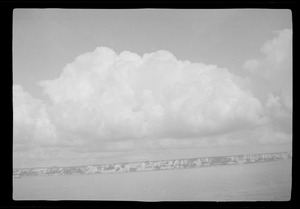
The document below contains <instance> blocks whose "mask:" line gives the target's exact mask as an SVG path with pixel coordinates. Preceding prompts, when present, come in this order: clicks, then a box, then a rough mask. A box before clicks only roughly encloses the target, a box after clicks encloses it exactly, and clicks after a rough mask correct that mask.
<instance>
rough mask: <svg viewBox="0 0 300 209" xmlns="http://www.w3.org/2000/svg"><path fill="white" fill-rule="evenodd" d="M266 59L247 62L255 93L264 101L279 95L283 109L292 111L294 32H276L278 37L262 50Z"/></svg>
mask: <svg viewBox="0 0 300 209" xmlns="http://www.w3.org/2000/svg"><path fill="white" fill-rule="evenodd" d="M261 52H262V53H263V55H264V57H263V58H262V59H251V60H248V61H246V62H245V64H244V68H245V69H247V70H248V71H249V72H251V77H252V82H253V83H254V85H253V86H254V91H255V90H256V93H257V95H260V96H261V97H262V98H264V100H267V99H269V98H268V95H269V94H273V95H278V96H279V98H280V100H281V104H282V105H283V106H282V108H284V109H285V111H288V112H290V113H291V111H292V30H290V29H284V30H281V31H277V32H276V37H275V38H274V39H272V40H269V41H267V42H266V43H265V44H264V45H263V47H262V48H261Z"/></svg>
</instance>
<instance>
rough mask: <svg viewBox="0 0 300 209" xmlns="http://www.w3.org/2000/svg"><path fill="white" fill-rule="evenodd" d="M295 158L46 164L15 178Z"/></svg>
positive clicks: (248, 156)
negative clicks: (72, 164) (68, 165)
mask: <svg viewBox="0 0 300 209" xmlns="http://www.w3.org/2000/svg"><path fill="white" fill-rule="evenodd" d="M291 158H292V153H291V152H277V153H261V154H246V155H231V156H216V157H200V158H187V159H173V160H156V161H142V162H129V163H114V164H101V165H85V166H72V167H56V166H54V167H47V168H16V169H13V177H14V178H21V177H25V176H59V175H80V174H82V175H84V174H105V173H121V172H141V171H157V170H171V169H189V168H200V167H208V166H224V165H238V164H246V163H260V162H269V161H277V160H287V159H291Z"/></svg>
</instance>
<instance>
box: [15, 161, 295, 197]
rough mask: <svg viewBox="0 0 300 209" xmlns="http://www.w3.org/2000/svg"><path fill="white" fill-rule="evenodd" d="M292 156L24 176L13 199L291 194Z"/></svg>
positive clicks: (287, 195)
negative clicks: (212, 164) (213, 164)
mask: <svg viewBox="0 0 300 209" xmlns="http://www.w3.org/2000/svg"><path fill="white" fill-rule="evenodd" d="M291 168H292V163H291V160H285V161H276V162H267V163H257V164H246V165H232V166H219V167H208V168H196V169H186V170H169V171H154V172H138V173H115V174H100V175H78V176H47V177H24V178H20V179H14V180H13V198H14V199H15V200H24V199H27V200H145V201H161V200H193V201H202V200H203V201H204V200H205V201H209V200H219V201H222V200H237V201H241V200H246V201H249V200H250V201H252V200H263V201H264V200H267V201H269V200H274V201H285V200H289V199H290V195H291Z"/></svg>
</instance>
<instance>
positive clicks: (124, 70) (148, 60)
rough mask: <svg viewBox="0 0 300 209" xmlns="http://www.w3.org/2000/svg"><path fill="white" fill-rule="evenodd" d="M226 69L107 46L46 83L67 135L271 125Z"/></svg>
mask: <svg viewBox="0 0 300 209" xmlns="http://www.w3.org/2000/svg"><path fill="white" fill-rule="evenodd" d="M237 80H238V78H237V77H236V76H234V75H233V74H231V73H230V72H228V70H226V69H221V68H218V67H217V66H214V65H205V64H202V63H190V62H188V61H185V62H183V61H179V60H177V59H176V58H175V57H174V55H172V54H171V53H170V52H167V51H162V50H160V51H157V52H155V53H150V54H145V55H144V56H143V57H140V56H139V55H137V54H134V53H131V52H122V53H121V54H120V55H117V54H116V53H115V52H114V51H113V50H111V49H108V48H105V47H99V48H97V49H96V50H95V51H94V52H92V53H86V54H84V55H81V56H79V57H78V58H76V60H75V61H74V62H73V63H71V64H68V65H67V66H66V67H65V69H64V71H63V73H62V75H61V76H60V77H59V78H57V79H55V80H48V81H43V82H41V86H43V87H44V89H45V92H46V94H47V95H48V96H49V97H50V99H51V100H52V102H53V105H54V107H53V114H52V115H51V117H52V118H53V121H54V123H55V125H56V126H57V127H59V128H60V129H64V131H65V132H74V133H77V134H78V133H81V134H82V135H84V134H85V133H86V134H87V133H89V134H88V135H89V136H91V138H94V139H96V140H122V139H132V138H133V139H135V138H161V137H185V136H189V135H191V136H202V135H207V134H213V133H215V132H226V131H228V130H231V129H232V128H233V127H235V126H236V125H237V124H240V125H241V126H249V125H257V124H260V123H262V122H263V118H262V115H261V114H262V112H261V111H262V107H261V104H260V102H259V100H257V99H256V98H255V97H253V96H252V95H251V94H250V93H249V92H247V91H244V90H243V89H242V88H241V87H240V85H239V84H238V82H237Z"/></svg>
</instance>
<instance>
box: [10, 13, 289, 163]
mask: <svg viewBox="0 0 300 209" xmlns="http://www.w3.org/2000/svg"><path fill="white" fill-rule="evenodd" d="M292 37H293V36H292V14H291V11H290V10H285V9H227V10H222V9H214V10H208V9H205V10H200V9H190V10H183V9H169V10H167V9H135V10H109V9H106V10H98V9H93V10H85V9H82V10H71V9H68V10H65V9H15V10H14V13H13V92H12V93H13V121H14V126H13V166H14V167H37V166H38V167H47V166H69V165H86V164H99V163H112V162H126V161H140V160H157V159H174V158H184V157H200V156H214V155H228V154H243V153H244V154H248V153H260V152H277V151H291V148H292Z"/></svg>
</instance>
